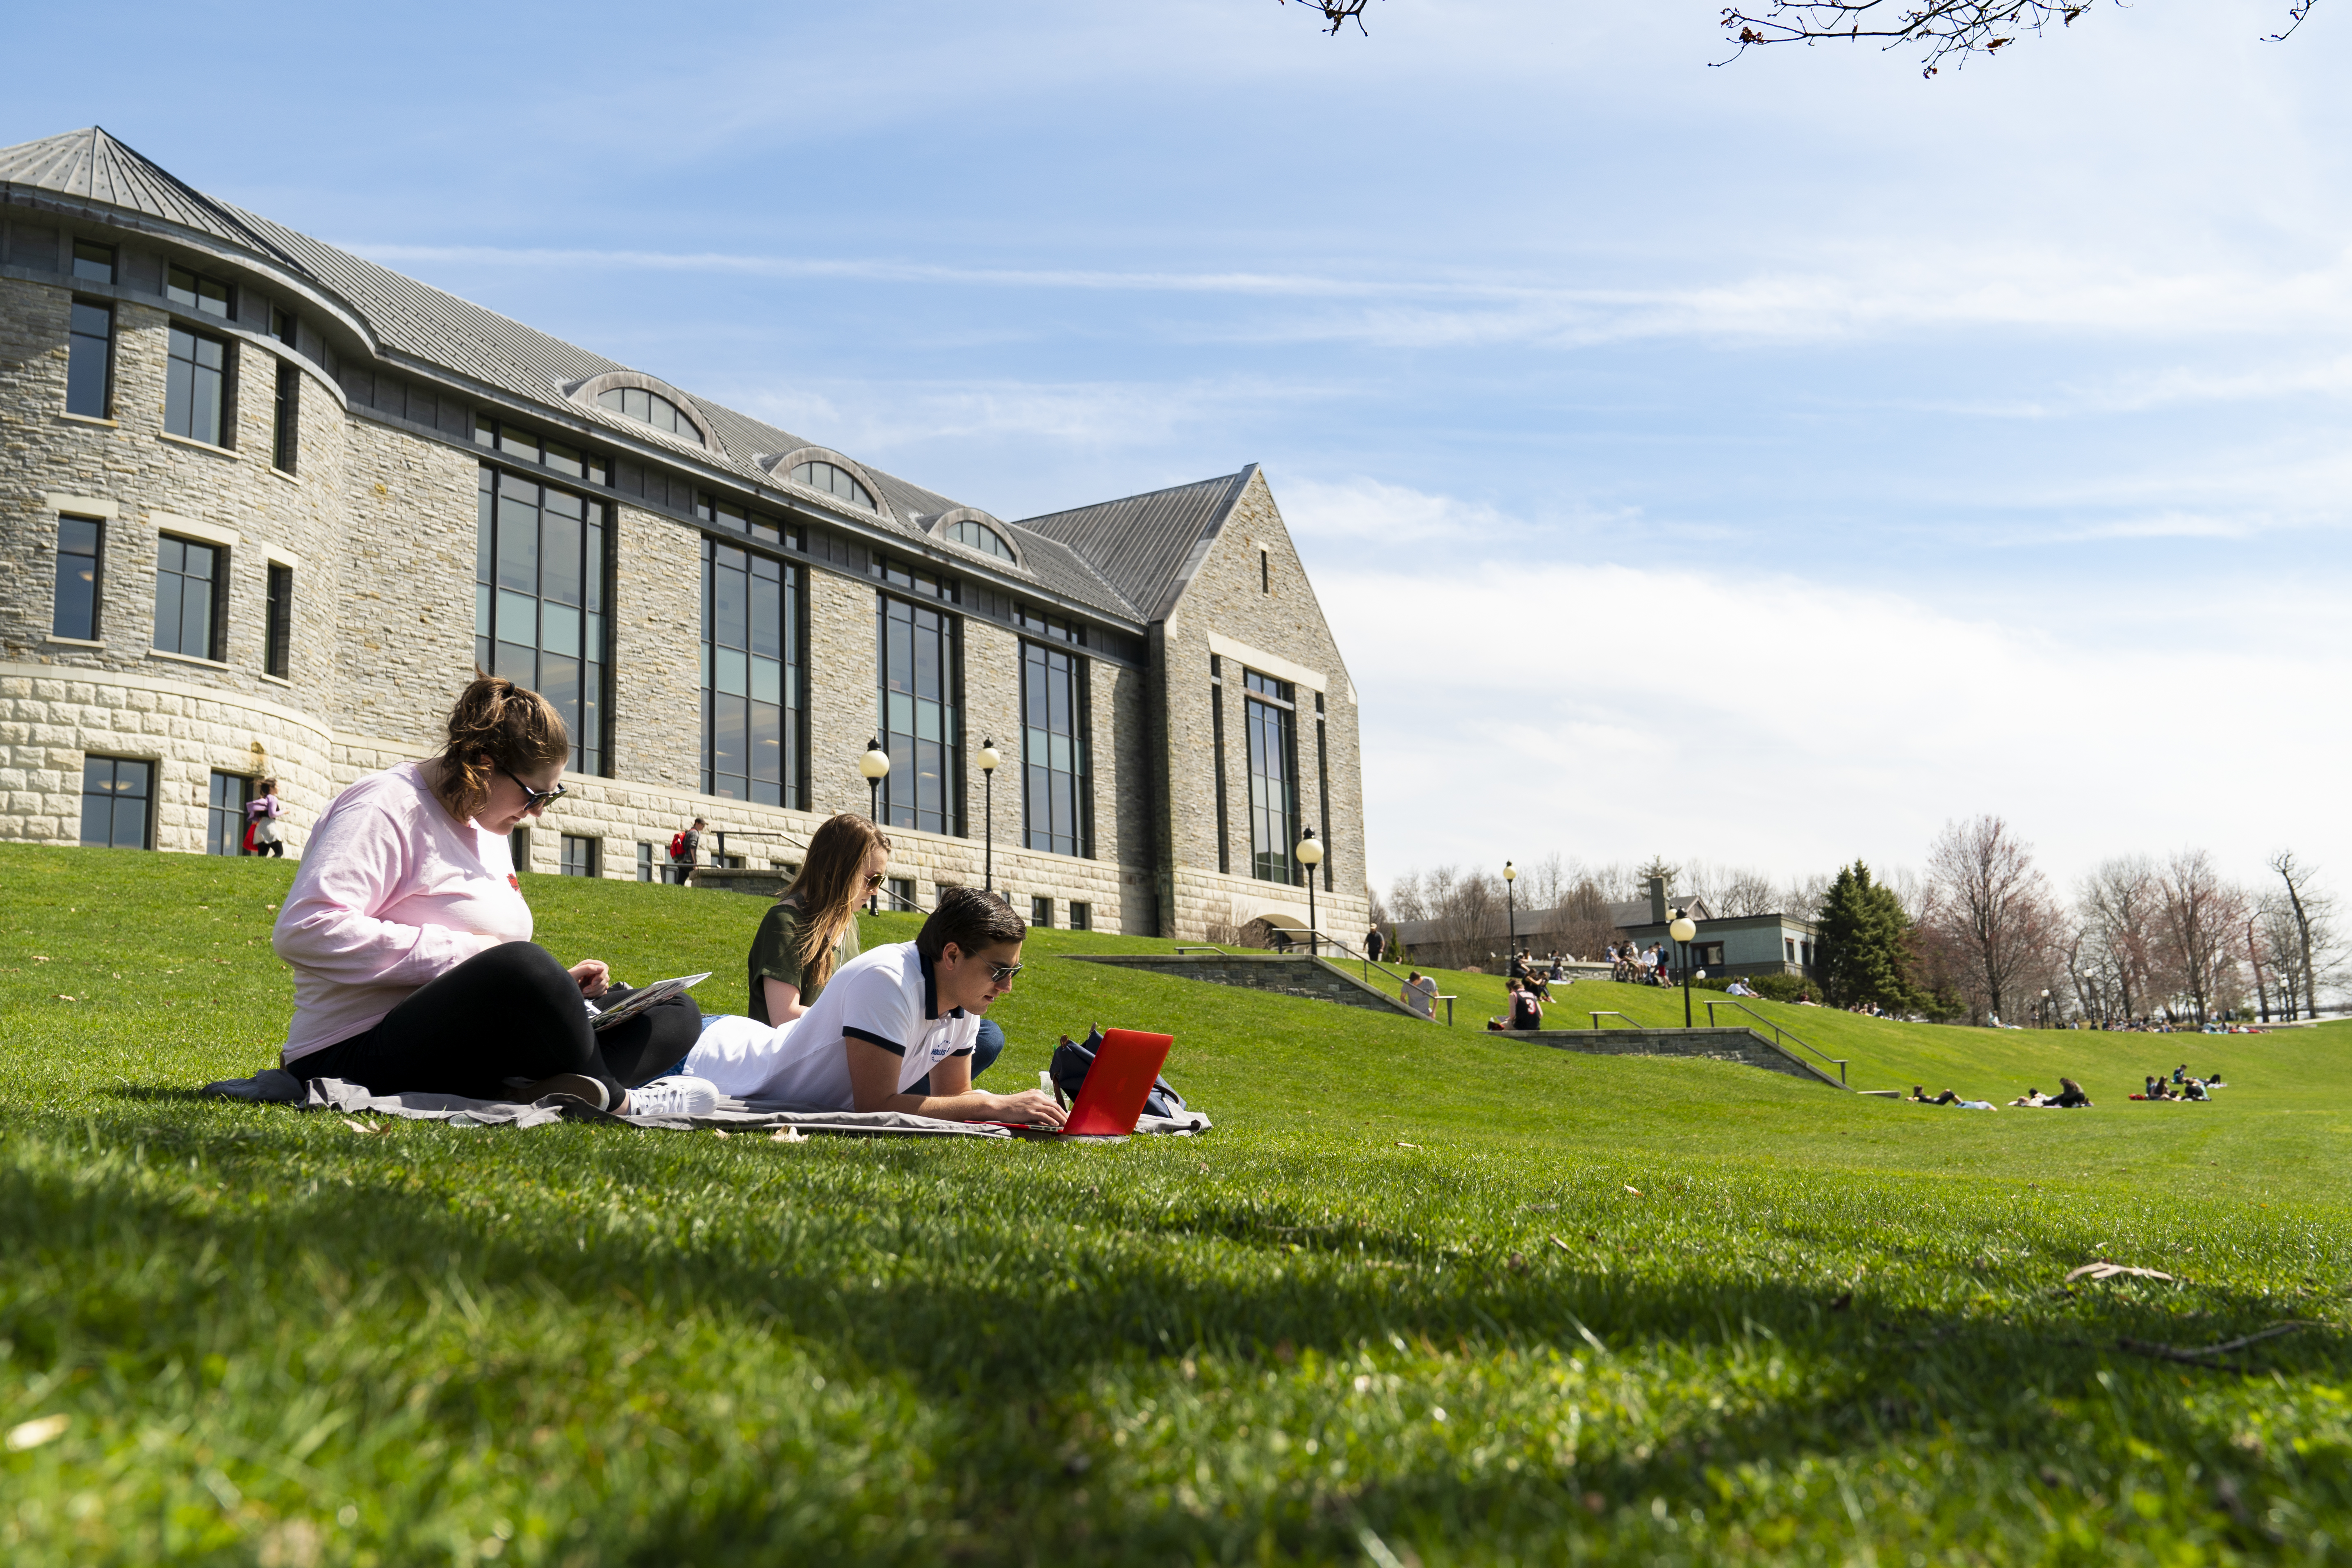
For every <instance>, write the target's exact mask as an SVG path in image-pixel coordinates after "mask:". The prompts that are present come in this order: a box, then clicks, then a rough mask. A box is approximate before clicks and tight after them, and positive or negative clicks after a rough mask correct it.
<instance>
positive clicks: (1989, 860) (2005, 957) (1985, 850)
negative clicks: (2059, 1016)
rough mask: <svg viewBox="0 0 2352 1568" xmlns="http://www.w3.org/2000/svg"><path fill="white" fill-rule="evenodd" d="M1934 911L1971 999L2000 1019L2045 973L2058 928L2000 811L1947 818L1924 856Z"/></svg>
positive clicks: (2044, 888)
mask: <svg viewBox="0 0 2352 1568" xmlns="http://www.w3.org/2000/svg"><path fill="white" fill-rule="evenodd" d="M1927 877H1928V879H1929V881H1930V883H1931V884H1932V885H1933V888H1934V895H1935V896H1934V911H1935V916H1936V919H1937V923H1938V925H1939V926H1940V927H1941V928H1942V934H1943V935H1945V936H1946V937H1947V939H1948V941H1949V942H1950V943H1951V945H1952V948H1953V949H1954V951H1955V952H1956V954H1957V956H1958V959H1959V962H1960V965H1961V969H1962V973H1961V980H1962V983H1963V984H1964V985H1965V986H1966V987H1967V988H1968V989H1969V990H1970V991H1972V992H1974V993H1975V995H1974V996H1973V997H1972V998H1971V1000H1972V1001H1974V1002H1976V1003H1978V1004H1979V1005H1981V1007H1982V1008H1983V1010H1984V1011H1985V1012H1986V1013H1988V1014H1990V1015H1991V1016H1992V1017H1993V1018H1994V1019H1996V1020H1998V1019H1999V1018H2000V1014H2001V1011H2002V1009H2003V1008H2004V1007H2007V1006H2009V1005H2011V1004H2012V1003H2013V1002H2014V1001H2015V1000H2016V999H2017V997H2018V996H2019V994H2021V992H2024V991H2026V990H2029V989H2031V988H2032V982H2033V981H2034V980H2035V979H2036V978H2037V977H2038V976H2039V975H2040V974H2042V973H2044V972H2046V970H2047V969H2048V966H2049V963H2050V957H2051V952H2052V950H2053V947H2054V946H2055V945H2056V943H2055V942H2054V940H2053V939H2054V938H2055V936H2056V931H2057V924H2058V921H2057V911H2056V910H2055V909H2054V908H2053V906H2052V904H2051V901H2050V892H2049V886H2048V884H2047V882H2045V881H2044V880H2043V879H2042V873H2041V871H2040V870H2039V869H2038V868H2036V867H2035V866H2034V864H2033V851H2032V848H2031V847H2028V846H2027V845H2025V844H2024V843H2023V842H2021V840H2020V839H2019V838H2018V837H2017V836H2016V835H2015V834H2014V833H2011V831H2010V828H2009V824H2007V823H2006V822H2003V821H2002V820H2001V819H2000V817H1998V816H1979V817H1978V818H1976V819H1975V820H1974V821H1972V822H1965V823H1961V822H1948V823H1946V824H1945V825H1944V831H1943V833H1942V835H1941V836H1940V837H1937V840H1936V843H1935V847H1933V848H1932V849H1931V850H1930V851H1929V852H1928V856H1927Z"/></svg>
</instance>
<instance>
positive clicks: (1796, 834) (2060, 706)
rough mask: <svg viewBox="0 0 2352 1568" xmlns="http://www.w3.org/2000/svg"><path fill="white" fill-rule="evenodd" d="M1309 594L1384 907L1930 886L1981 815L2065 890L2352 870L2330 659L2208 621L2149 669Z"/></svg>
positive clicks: (1963, 642)
mask: <svg viewBox="0 0 2352 1568" xmlns="http://www.w3.org/2000/svg"><path fill="white" fill-rule="evenodd" d="M1310 564H1311V565H1313V567H1314V568H1315V570H1316V572H1317V582H1318V595H1319V596H1320V598H1321V600H1322V603H1323V606H1324V609H1325V612H1326V614H1327V615H1328V616H1330V617H1331V619H1332V621H1333V623H1334V626H1335V629H1336V630H1337V632H1338V635H1339V640H1340V645H1341V647H1342V649H1343V650H1344V651H1345V653H1346V654H1347V656H1348V658H1349V671H1350V673H1351V675H1352V676H1353V678H1354V679H1355V682H1356V685H1357V687H1358V689H1360V691H1361V692H1362V693H1363V695H1364V700H1365V709H1364V721H1365V738H1364V763H1363V765H1364V778H1365V783H1366V797H1367V811H1368V815H1369V818H1370V852H1371V859H1372V865H1373V869H1374V874H1375V876H1376V877H1380V878H1383V879H1384V878H1387V877H1391V876H1394V875H1395V874H1397V873H1399V872H1402V871H1403V870H1405V869H1408V868H1412V867H1415V866H1422V867H1426V866H1430V865H1433V864H1437V863H1441V862H1445V861H1461V862H1477V863H1486V862H1489V861H1491V862H1494V863H1496V864H1499V863H1500V862H1501V861H1502V859H1504V858H1506V857H1510V858H1521V859H1524V858H1528V857H1531V856H1535V855H1539V854H1541V853H1544V852H1546V851H1548V850H1551V849H1559V850H1561V851H1563V852H1566V853H1569V854H1572V855H1576V856H1579V857H1581V858H1585V859H1588V860H1595V861H1612V860H1628V859H1634V858H1641V857H1643V856H1646V855H1648V854H1651V853H1664V854H1667V855H1669V856H1683V857H1688V856H1698V857H1702V858H1706V859H1709V860H1718V861H1729V862H1737V863H1742V864H1760V865H1764V866H1767V867H1770V868H1776V869H1777V870H1779V871H1780V872H1781V873H1784V874H1786V873H1791V872H1801V871H1811V870H1818V869H1823V868H1827V867H1829V866H1832V865H1834V864H1837V863H1839V862H1841V861H1843V860H1850V859H1853V858H1855V857H1857V856H1861V857H1864V858H1869V859H1871V860H1873V861H1874V862H1879V861H1884V862H1886V863H1890V864H1896V863H1913V862H1916V861H1917V860H1918V859H1919V858H1921V856H1922V855H1923V853H1924V851H1925V847H1926V844H1927V839H1928V837H1930V836H1931V835H1932V834H1933V833H1934V832H1935V831H1936V830H1937V827H1938V826H1940V825H1941V824H1942V823H1943V822H1944V821H1945V820H1947V819H1948V818H1951V817H1957V816H1967V815H1970V814H1973V813H1976V812H1980V811H1992V812H1998V813H2000V814H2002V815H2004V816H2008V817H2009V818H2010V819H2011V821H2012V822H2013V823H2014V824H2016V825H2017V826H2018V827H2019V828H2020V830H2021V832H2023V833H2024V834H2025V836H2026V837H2028V838H2030V839H2032V840H2033V841H2035V842H2036V844H2037V845H2038V847H2039V849H2040V852H2041V855H2042V860H2043V862H2044V864H2045V866H2047V867H2048V868H2050V869H2051V870H2052V871H2053V875H2056V876H2057V877H2059V878H2060V879H2061V880H2062V881H2063V879H2066V878H2068V877H2071V876H2072V875H2073V874H2074V873H2075V872H2076V871H2078V870H2080V869H2081V868H2084V867H2087V866H2088V865H2089V864H2091V863H2092V862H2094V861H2095V860H2096V859H2098V858H2101V857H2104V856H2105V855H2108V854H2113V853H2117V852H2121V851H2125V850H2130V849H2149V850H2158V849H2163V848H2168V847H2172V846H2175V845H2179V844H2185V843H2196V844H2202V845H2206V846H2209V847H2211V848H2213V849H2214V850H2215V851H2216V852H2217V853H2218V854H2220V855H2221V857H2222V858H2223V859H2224V861H2225V863H2227V864H2229V865H2231V866H2232V867H2233V868H2235V869H2236V870H2237V872H2238V873H2239V874H2240V875H2242V876H2247V877H2252V876H2256V875H2258V874H2259V873H2260V869H2261V858H2262V857H2263V855H2265V854H2267V853H2268V852H2270V851H2271V850H2272V849H2273V848H2275V847H2278V846H2279V845H2282V844H2294V845H2296V846H2298V847H2301V848H2302V849H2303V851H2304V852H2305V854H2307V855H2310V856H2312V857H2314V858H2317V859H2320V860H2322V861H2324V862H2326V863H2328V864H2330V865H2335V866H2341V867H2346V868H2352V830H2347V827H2346V826H2344V825H2343V822H2342V818H2341V814H2340V813H2339V812H2338V811H2337V810H2336V803H2335V799H2334V796H2335V794H2336V782H2335V781H2336V779H2338V778H2339V777H2341V776H2342V774H2343V773H2344V772H2345V770H2346V769H2347V765H2352V738H2347V737H2346V736H2345V735H2344V734H2343V733H2342V732H2341V731H2340V727H2337V726H2335V725H2333V724H2327V723H2314V722H2313V721H2311V717H2310V715H2311V711H2312V709H2311V703H2312V700H2313V698H2312V694H2313V693H2314V692H2315V691H2328V690H2337V689H2343V688H2344V686H2345V685H2346V684H2347V682H2352V650H2347V649H2346V648H2345V647H2343V646H2342V645H2341V644H2340V641H2339V640H2338V639H2336V638H2333V637H2315V636H2313V637H2299V638H2297V639H2295V640H2294V643H2293V644H2292V645H2281V644H2270V645H2267V646H2263V645H2252V646H2248V645H2234V646H2233V644H2232V643H2231V641H2229V640H2228V639H2218V640H2217V639H2213V638H2210V637H2204V636H2200V635H2198V634H2199V627H2198V626H2197V625H2196V623H2195V622H2194V621H2193V620H2191V621H2189V622H2187V623H2184V626H2183V629H2182V635H2180V636H2179V637H2176V638H2171V639H2163V638H2158V639H2157V641H2158V646H2156V647H2152V648H2151V647H2147V646H2145V639H2136V641H2138V642H2139V644H2140V646H2133V645H2132V644H2129V643H2125V642H2120V641H2116V640H2111V639H2109V638H2108V637H2105V636H2104V635H2103V628H2102V626H2100V625H2099V624H2098V622H2097V621H2096V620H2092V621H2088V622H2086V623H2085V624H2084V625H2083V626H2081V627H2080V629H2079V632H2078V633H2076V634H2075V635H2068V634H2067V633H2066V632H2065V631H2059V630H2052V629H2048V628H2047V627H2046V626H2039V625H2034V624H2031V623H2028V622H2021V621H2019V620H2015V619H2010V618H2006V617H2004V616H2003V615H2002V614H2000V612H2001V611H2003V610H2006V609H2009V608H2011V606H2009V605H1994V604H1988V605H1985V606H1983V607H1982V608H1980V609H1975V610H1969V609H1967V608H1958V609H1956V608H1954V607H1951V606H1941V605H1937V604H1935V603H1933V602H1931V601H1930V600H1929V599H1928V598H1927V597H1925V596H1922V595H1905V594H1897V593H1888V592H1884V591H1879V590H1873V589H1869V588H1864V587H1857V586H1853V585H1850V584H1848V585H1840V584H1824V583H1820V582H1814V581H1807V580H1801V579H1797V578H1792V577H1769V576H1755V575H1745V576H1741V575H1732V574H1714V573H1709V572H1704V571H1693V570H1675V569H1652V568H1647V567H1642V566H1635V565H1628V564H1622V563H1610V562H1607V561H1604V560H1595V561H1590V562H1578V561H1573V560H1568V561H1562V560H1559V559H1553V560H1550V561H1538V562H1515V563H1496V562H1489V563H1486V564H1484V565H1479V566H1465V565H1462V564H1460V563H1454V564H1452V565H1450V566H1449V569H1448V570H1447V571H1445V572H1444V573H1430V572H1426V571H1423V570H1421V569H1419V568H1418V567H1417V566H1416V565H1415V564H1414V563H1413V560H1412V556H1411V553H1410V552H1406V553H1405V555H1404V556H1402V557H1396V556H1390V555H1387V554H1369V555H1368V554H1363V553H1360V552H1358V553H1349V552H1344V551H1340V550H1337V549H1326V550H1322V551H1319V552H1318V553H1317V559H1315V560H1314V561H1312V562H1311V563H1310ZM2289 596H2290V597H2293V595H2289ZM2314 607H2315V606H2313V605H2310V604H2308V603H2305V602H2302V601H2300V600H2298V601H2296V602H2294V603H2293V604H2288V603H2284V602H2283V603H2282V604H2281V605H2278V606H2276V608H2277V611H2278V613H2279V614H2280V615H2281V616H2296V615H2297V614H2299V613H2307V612H2309V611H2310V610H2312V609H2313V608H2314ZM2141 608H2142V610H2143V611H2144V612H2145V616H2144V618H2146V619H2149V620H2155V621H2158V622H2160V620H2161V616H2162V613H2163V607H2162V606H2161V605H2143V606H2141ZM2054 624H2055V625H2056V626H2061V627H2063V626H2066V623H2065V622H2063V620H2062V621H2059V622H2056V623H2054ZM2322 624H2325V622H2324V621H2323V623H2322ZM2287 667H2291V668H2293V670H2294V674H2293V676H2292V678H2285V677H2284V676H2283V668H2287ZM2288 737H2292V741H2291V743H2289V742H2287V738H2288ZM2273 738H2276V740H2275V741H2273ZM2257 758H2261V759H2263V760H2256V759H2257Z"/></svg>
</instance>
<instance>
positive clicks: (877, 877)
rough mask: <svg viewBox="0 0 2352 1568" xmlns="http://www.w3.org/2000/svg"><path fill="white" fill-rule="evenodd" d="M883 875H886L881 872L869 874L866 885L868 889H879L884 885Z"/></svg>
mask: <svg viewBox="0 0 2352 1568" xmlns="http://www.w3.org/2000/svg"><path fill="white" fill-rule="evenodd" d="M883 875H884V873H882V872H880V871H874V872H870V873H868V874H867V876H866V886H867V887H868V888H878V887H880V886H881V885H882V878H883Z"/></svg>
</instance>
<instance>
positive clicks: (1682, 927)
mask: <svg viewBox="0 0 2352 1568" xmlns="http://www.w3.org/2000/svg"><path fill="white" fill-rule="evenodd" d="M1666 934H1667V935H1668V936H1670V937H1672V938H1674V939H1675V946H1677V947H1679V948H1681V949H1682V959H1683V1027H1684V1028H1685V1029H1687V1028H1689V1027H1690V1026H1691V994H1690V987H1691V971H1690V943H1691V938H1693V937H1695V936H1696V935H1698V926H1697V924H1696V922H1695V921H1692V919H1691V918H1690V916H1689V915H1687V914H1685V913H1684V912H1683V911H1682V910H1675V923H1674V924H1672V925H1670V926H1668V927H1667V928H1666Z"/></svg>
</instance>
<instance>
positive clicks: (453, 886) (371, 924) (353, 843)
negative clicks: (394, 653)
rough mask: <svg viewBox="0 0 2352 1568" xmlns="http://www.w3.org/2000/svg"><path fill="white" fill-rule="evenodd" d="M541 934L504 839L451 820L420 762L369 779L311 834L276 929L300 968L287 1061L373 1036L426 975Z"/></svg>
mask: <svg viewBox="0 0 2352 1568" xmlns="http://www.w3.org/2000/svg"><path fill="white" fill-rule="evenodd" d="M530 932H531V921H530V905H529V904H526V903H524V902H523V899H522V889H521V885H520V883H518V882H517V881H516V880H515V875H514V861H513V859H512V858H511V857H510V856H509V853H508V850H507V841H506V839H505V838H503V837H500V836H499V835H498V834H495V833H486V832H484V831H483V830H482V829H481V828H479V827H478V826H475V825H474V824H472V823H470V822H467V823H459V822H457V821H454V820H452V819H451V817H450V816H449V813H448V811H447V810H446V808H444V807H443V805H441V803H440V801H439V800H437V799H436V798H435V796H434V794H433V791H432V790H431V788H429V787H428V786H427V785H426V784H425V775H424V773H423V771H422V770H421V769H420V768H419V767H418V766H417V764H416V763H401V764H400V765H399V766H397V767H394V768H388V769H386V770H385V771H384V772H383V773H371V774H369V775H368V776H367V777H365V778H363V779H361V780H360V781H359V782H358V783H356V784H352V786H351V788H349V789H347V790H345V791H343V793H342V794H341V795H337V796H336V797H335V799H334V803H333V804H332V805H329V806H328V807H327V811H326V815H325V816H321V817H320V819H319V825H318V826H316V827H314V828H312V829H311V830H310V843H309V845H307V846H306V847H304V849H303V851H302V863H301V867H300V868H299V870H297V871H296V872H295V874H294V887H293V889H292V890H291V891H289V893H288V894H287V896H286V907H285V908H284V909H282V910H278V926H277V929H276V930H275V931H272V932H271V933H270V945H271V946H272V947H274V948H275V949H277V951H278V957H280V958H282V959H284V960H285V961H286V962H287V963H289V965H291V966H292V968H293V970H294V1021H293V1023H292V1025H291V1026H289V1028H288V1030H287V1034H286V1047H285V1050H284V1053H283V1059H284V1060H286V1061H288V1062H291V1061H294V1060H296V1059H297V1058H301V1057H306V1056H309V1055H310V1053H311V1052H312V1051H317V1050H323V1049H325V1048H326V1047H329V1046H331V1045H334V1044H335V1043H337V1042H338V1041H341V1040H348V1039H350V1038H351V1037H352V1036H354V1035H362V1034H365V1033H366V1032H367V1031H368V1030H370V1029H372V1028H373V1027H374V1026H376V1025H377V1023H379V1022H380V1021H381V1020H382V1019H383V1016H384V1015H385V1014H386V1013H389V1012H391V1011H392V1010H393V1009H394V1007H396V1006H398V1005H400V1004H401V1002H402V1001H404V999H405V998H406V997H407V996H408V995H409V994H410V993H411V992H413V991H415V990H416V989H417V988H418V987H419V986H422V985H424V984H425V983H426V982H428V981H431V980H434V979H437V978H438V977H439V976H441V975H443V974H446V973H448V972H449V971H450V970H452V969H455V968H456V967H457V965H458V964H460V963H464V962H466V960H467V959H469V958H471V957H473V956H474V955H475V954H476V953H478V952H488V950H489V949H491V948H493V947H496V946H497V945H498V944H499V943H500V942H529V941H530Z"/></svg>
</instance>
